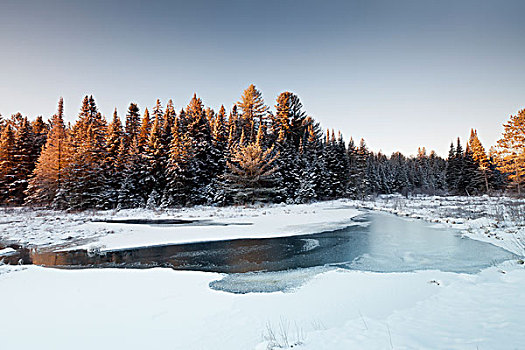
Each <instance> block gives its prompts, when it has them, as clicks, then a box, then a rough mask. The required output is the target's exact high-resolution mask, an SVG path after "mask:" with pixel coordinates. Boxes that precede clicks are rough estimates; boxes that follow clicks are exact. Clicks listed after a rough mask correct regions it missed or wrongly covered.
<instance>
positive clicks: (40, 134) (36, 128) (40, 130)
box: [31, 99, 63, 162]
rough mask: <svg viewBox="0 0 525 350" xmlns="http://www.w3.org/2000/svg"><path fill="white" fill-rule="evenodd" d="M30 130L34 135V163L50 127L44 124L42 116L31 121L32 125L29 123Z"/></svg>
mask: <svg viewBox="0 0 525 350" xmlns="http://www.w3.org/2000/svg"><path fill="white" fill-rule="evenodd" d="M60 100H62V99H60ZM62 103H63V102H62ZM31 128H32V129H33V135H34V142H33V146H34V147H33V148H34V151H33V155H34V160H35V162H36V160H37V159H38V157H39V156H40V152H42V147H44V145H45V144H46V139H47V134H48V132H49V129H50V126H49V125H48V124H46V123H45V122H44V120H43V119H42V116H41V115H40V116H38V117H37V118H36V119H35V120H34V121H33V123H31Z"/></svg>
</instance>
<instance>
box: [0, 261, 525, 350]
mask: <svg viewBox="0 0 525 350" xmlns="http://www.w3.org/2000/svg"><path fill="white" fill-rule="evenodd" d="M13 270H16V273H3V272H13ZM503 272H505V273H503ZM290 273H291V274H292V277H291V278H292V279H298V280H303V282H302V286H300V287H295V288H293V289H292V292H284V293H283V292H275V293H266V294H256V293H249V294H231V293H224V292H221V291H216V290H213V289H210V288H208V285H209V284H210V283H211V282H213V281H215V280H218V279H221V278H222V276H221V275H219V274H214V273H202V272H187V271H172V270H170V269H161V268H155V269H150V270H126V269H120V270H119V269H91V270H55V269H46V268H42V267H37V266H27V267H12V266H2V267H0V285H1V286H2V288H1V289H0V297H1V298H2V300H9V302H8V303H3V304H2V315H3V316H4V317H2V318H1V319H0V337H1V338H2V346H3V347H5V348H6V349H8V348H27V349H29V348H39V349H58V350H60V349H70V348H75V349H93V348H126V349H144V348H148V349H151V348H170V349H228V350H233V349H243V350H245V349H260V350H262V349H267V345H268V343H271V342H272V340H271V337H270V336H269V330H272V331H273V333H274V334H275V340H273V342H274V345H275V344H284V341H283V339H282V336H281V334H280V333H283V334H284V335H286V336H287V339H288V343H289V344H290V345H291V344H293V343H301V345H300V346H296V347H294V348H299V349H316V350H319V349H330V350H338V349H385V348H392V347H393V348H409V349H465V348H472V349H476V348H479V349H495V348H500V349H501V348H503V349H514V348H521V347H522V346H523V343H524V341H525V325H524V324H523V322H522V318H523V315H524V314H525V300H524V299H523V293H522V292H523V289H524V288H525V269H524V268H523V266H522V265H519V264H516V262H515V261H510V262H507V263H506V264H503V265H501V266H497V267H491V268H488V269H486V270H484V271H482V272H481V273H479V274H476V275H466V274H456V273H445V272H440V271H420V272H414V273H389V274H381V273H372V272H359V271H348V270H341V269H335V270H330V271H326V272H322V273H319V271H317V270H313V271H311V270H310V269H306V270H304V271H300V272H297V271H291V272H290ZM288 274H289V273H288V272H283V273H273V274H272V275H271V276H272V278H274V279H276V280H280V279H283V280H288V279H290V276H288ZM252 275H253V274H252ZM299 275H302V276H299ZM256 278H259V277H256ZM281 328H282V329H283V332H281V331H280V329H281Z"/></svg>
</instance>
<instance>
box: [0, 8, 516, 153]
mask: <svg viewBox="0 0 525 350" xmlns="http://www.w3.org/2000/svg"><path fill="white" fill-rule="evenodd" d="M524 14H525V1H523V0H516V1H505V0H497V1H483V0H477V1H468V0H453V1H447V0H441V1H424V0H414V1H390V0H387V1H370V0H367V1H365V0H363V1H351V0H348V1H326V0H325V1H309V0H298V1H285V0H280V1H262V0H260V1H250V0H242V1H211V0H210V1H200V0H191V1H167V0H166V1H111V0H106V1H96V0H95V1H94V0H91V1H74V0H73V1H71V0H69V1H68V0H64V1H45V0H30V1H26V0H0V67H1V68H0V113H1V114H2V115H3V116H4V117H6V116H9V115H11V114H13V113H15V112H18V111H20V112H22V113H23V114H24V115H27V116H29V117H31V118H34V117H35V116H36V115H43V116H44V117H45V118H48V117H50V116H51V115H52V114H53V113H54V112H55V110H56V104H57V101H58V98H59V97H60V96H63V97H64V100H65V110H66V114H67V118H66V119H67V120H70V121H72V120H74V119H75V118H76V116H77V115H78V111H79V108H80V103H81V99H82V97H83V96H84V95H86V94H93V95H94V97H95V99H96V101H97V104H98V106H99V108H100V110H101V111H102V113H103V114H105V115H106V116H107V117H110V116H111V113H112V111H113V109H114V108H115V107H117V108H118V110H119V114H120V116H121V117H123V116H124V115H125V110H126V108H127V106H128V105H129V102H131V101H133V102H137V103H138V104H139V106H140V107H141V111H142V110H143V109H144V107H151V106H152V105H153V104H154V102H155V100H156V99H157V98H160V99H161V101H162V103H163V104H164V105H165V103H166V101H167V100H168V99H169V98H172V99H173V101H174V103H175V105H176V108H177V110H179V109H180V108H181V107H184V106H185V105H186V104H187V103H188V102H189V99H190V98H191V96H192V95H193V93H194V92H197V94H198V95H199V96H200V97H201V98H202V99H203V101H204V103H205V104H206V105H207V106H210V107H212V108H214V109H216V110H217V109H218V108H219V107H220V105H221V104H224V105H225V106H226V107H227V109H229V108H231V106H232V104H233V103H234V102H236V101H238V100H239V97H240V95H241V93H242V91H243V90H244V89H245V88H246V87H247V86H248V85H249V84H251V83H254V84H255V85H256V86H257V87H258V88H259V89H260V90H261V91H262V92H263V95H264V97H265V100H266V103H267V104H268V105H270V106H272V108H273V106H274V105H275V98H276V97H277V95H278V94H279V93H280V92H282V91H292V92H295V93H296V94H297V95H299V97H300V98H301V100H302V102H303V105H304V106H305V109H306V111H307V113H308V114H309V115H311V116H313V117H314V118H316V119H317V120H319V121H320V122H321V123H322V126H323V127H325V128H335V129H336V130H337V129H340V130H341V131H342V132H343V134H344V136H345V139H346V140H348V139H349V138H350V136H353V137H354V139H360V138H361V137H363V138H365V140H366V141H367V143H368V145H369V146H370V148H371V149H372V150H375V151H378V150H382V151H383V152H385V153H387V154H390V153H391V152H392V151H395V150H400V151H402V152H403V153H405V154H414V153H416V151H417V147H418V146H425V147H426V148H427V149H429V150H430V149H434V150H436V151H437V152H438V153H439V154H441V155H446V154H447V151H448V147H449V144H450V142H451V141H452V140H453V139H455V137H457V136H461V137H462V139H466V138H467V137H468V135H469V131H470V128H477V129H478V134H479V135H480V138H481V140H482V142H483V143H484V145H485V147H486V148H487V149H488V148H489V147H490V145H493V144H494V143H495V142H496V140H497V139H498V138H499V136H500V134H501V131H502V129H503V128H502V124H503V123H504V122H505V121H506V120H507V119H508V117H509V115H510V114H515V113H516V112H517V111H518V110H519V109H521V108H525V21H524V20H523V15H524Z"/></svg>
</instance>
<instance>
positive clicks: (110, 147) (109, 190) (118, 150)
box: [100, 108, 126, 209]
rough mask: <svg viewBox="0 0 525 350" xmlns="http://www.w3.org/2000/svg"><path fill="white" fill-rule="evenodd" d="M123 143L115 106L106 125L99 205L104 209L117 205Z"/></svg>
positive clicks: (122, 159) (120, 180)
mask: <svg viewBox="0 0 525 350" xmlns="http://www.w3.org/2000/svg"><path fill="white" fill-rule="evenodd" d="M125 143H126V141H125V138H124V130H123V128H122V123H121V121H120V118H119V116H118V113H117V109H116V108H115V111H114V112H113V119H112V120H111V123H109V125H108V132H107V138H106V154H105V158H104V160H103V164H102V169H103V170H102V176H103V179H104V180H103V186H104V189H103V193H102V199H101V203H100V206H101V207H103V208H105V209H110V208H116V207H117V206H118V201H119V192H120V186H121V185H122V181H123V177H122V172H123V170H124V167H125V164H124V162H125V158H124V157H123V154H122V153H123V152H124V147H125V146H124V145H125Z"/></svg>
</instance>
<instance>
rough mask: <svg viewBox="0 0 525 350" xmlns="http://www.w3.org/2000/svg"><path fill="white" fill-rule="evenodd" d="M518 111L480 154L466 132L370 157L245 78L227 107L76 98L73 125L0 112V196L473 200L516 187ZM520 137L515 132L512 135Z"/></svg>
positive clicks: (520, 160) (109, 201) (97, 200)
mask: <svg viewBox="0 0 525 350" xmlns="http://www.w3.org/2000/svg"><path fill="white" fill-rule="evenodd" d="M524 117H525V110H522V111H520V112H519V113H518V115H517V116H511V120H510V121H509V123H508V124H506V125H505V133H504V135H503V138H502V139H501V140H500V141H499V142H498V149H496V148H493V149H491V151H490V152H489V154H487V153H486V152H485V149H484V148H483V146H482V145H481V142H480V141H479V139H478V136H477V133H476V131H474V130H472V132H471V136H470V139H469V141H468V142H467V144H466V147H465V149H463V146H462V145H461V142H460V140H459V138H458V140H457V143H456V144H452V145H451V147H450V152H449V156H448V158H447V159H443V158H441V157H439V156H438V155H436V153H435V152H430V154H427V152H426V150H425V149H424V148H422V149H420V150H419V151H418V154H417V155H416V156H415V157H405V156H404V155H402V154H401V153H394V154H392V155H391V156H389V157H387V156H386V155H384V154H381V153H374V152H371V151H370V150H369V149H368V148H367V146H366V143H365V141H364V140H363V139H361V140H360V142H359V143H358V144H355V143H354V140H353V139H350V141H349V142H348V143H345V141H344V139H343V136H342V135H341V133H340V132H338V133H335V132H334V131H333V130H331V131H330V130H327V131H326V132H323V131H322V129H321V127H320V124H319V123H318V122H317V121H315V120H314V119H313V118H312V117H310V116H308V115H307V114H306V112H305V111H304V109H303V106H302V103H301V101H300V99H299V97H298V96H297V95H295V94H293V93H291V92H283V93H281V94H280V95H279V96H278V97H277V99H276V103H275V109H274V111H272V110H270V108H269V107H268V106H267V105H266V104H265V102H264V100H263V98H262V94H261V92H260V91H259V90H257V88H256V87H255V86H254V85H250V86H249V87H248V88H247V89H246V90H245V91H244V92H243V94H242V96H241V98H240V100H239V102H237V103H236V104H234V105H233V107H232V108H231V110H229V111H228V112H227V111H226V108H225V107H224V106H221V108H220V109H219V111H218V112H216V111H214V110H213V109H211V108H206V107H205V106H204V105H203V103H202V100H201V99H200V98H198V97H197V96H196V95H194V96H193V98H192V99H191V101H190V103H189V104H188V105H187V106H186V107H185V108H182V109H181V110H180V111H179V112H178V113H177V112H176V111H175V107H174V105H173V102H172V101H171V100H170V101H168V103H167V104H166V105H165V106H163V105H162V104H161V102H160V101H159V100H157V101H156V104H155V106H154V107H153V108H152V109H151V111H150V110H148V108H146V109H144V111H143V112H142V113H141V111H140V109H139V106H138V105H137V104H135V103H131V104H130V105H129V107H128V110H127V112H126V115H125V121H124V122H122V121H121V119H120V117H119V115H118V113H117V110H116V109H115V111H114V113H113V116H112V118H111V119H110V121H109V122H108V121H107V120H106V118H105V117H104V116H103V115H102V114H101V113H100V111H99V110H98V107H97V105H96V103H95V100H94V98H93V97H92V96H85V97H84V99H83V101H82V106H81V109H80V112H79V115H78V118H77V119H76V121H75V123H74V124H73V125H70V124H66V123H65V121H64V104H63V100H62V98H61V99H60V100H59V102H58V110H57V113H56V114H55V115H53V116H52V118H51V119H50V120H49V121H48V122H45V121H44V120H43V118H42V117H38V118H36V119H35V120H34V121H32V122H30V121H29V120H28V118H27V117H24V116H22V115H21V114H20V113H17V114H15V115H13V116H11V118H9V119H6V120H4V119H3V118H1V117H0V203H1V204H2V205H12V206H19V205H29V206H38V207H50V208H57V209H68V210H84V209H88V208H96V209H111V208H138V207H148V208H158V207H176V206H188V205H199V204H219V205H226V204H243V203H252V202H276V203H278V202H286V203H306V202H310V201H315V200H325V199H335V198H342V197H348V198H361V199H362V198H365V197H366V196H369V195H371V194H388V193H403V194H409V193H424V194H439V195H445V194H458V195H477V194H483V193H491V192H494V191H501V190H503V189H505V188H508V189H509V188H510V189H511V190H512V189H514V188H515V189H516V190H517V191H518V193H520V191H521V185H520V184H521V183H522V181H523V177H524V176H525V172H524V171H523V169H524V168H525V166H524V162H525V159H524V154H525V152H524V144H525V140H524V135H525V127H524V125H525V123H524ZM520 137H521V138H520Z"/></svg>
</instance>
